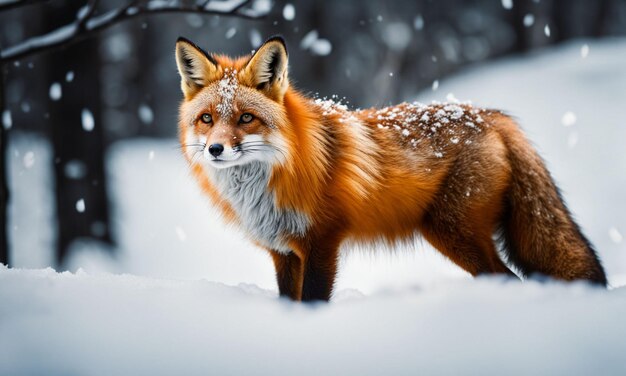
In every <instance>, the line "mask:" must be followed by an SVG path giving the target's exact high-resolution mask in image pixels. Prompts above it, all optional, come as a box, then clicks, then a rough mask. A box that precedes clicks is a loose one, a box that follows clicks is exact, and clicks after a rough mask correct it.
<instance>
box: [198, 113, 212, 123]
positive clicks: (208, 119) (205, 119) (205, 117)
mask: <svg viewBox="0 0 626 376" xmlns="http://www.w3.org/2000/svg"><path fill="white" fill-rule="evenodd" d="M200 120H202V122H203V123H205V124H210V123H211V122H212V121H213V118H212V117H211V114H202V116H200Z"/></svg>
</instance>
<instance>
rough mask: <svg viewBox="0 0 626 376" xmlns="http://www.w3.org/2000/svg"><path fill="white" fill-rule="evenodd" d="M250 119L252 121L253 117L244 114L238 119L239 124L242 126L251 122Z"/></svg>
mask: <svg viewBox="0 0 626 376" xmlns="http://www.w3.org/2000/svg"><path fill="white" fill-rule="evenodd" d="M252 119H254V116H252V114H249V113H247V112H246V113H245V114H243V115H241V117H240V118H239V122H240V123H243V124H247V123H249V122H251V121H252Z"/></svg>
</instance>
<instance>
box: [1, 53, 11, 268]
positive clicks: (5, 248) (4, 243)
mask: <svg viewBox="0 0 626 376" xmlns="http://www.w3.org/2000/svg"><path fill="white" fill-rule="evenodd" d="M5 103H6V100H5V98H4V66H3V65H1V64H0V116H2V115H3V114H4V110H5V107H4V106H5ZM6 136H7V132H6V130H5V129H4V124H2V122H0V264H5V265H9V261H10V260H9V244H8V239H7V217H8V210H7V204H8V202H9V188H8V185H7V161H6V156H7V147H6V146H7V139H6Z"/></svg>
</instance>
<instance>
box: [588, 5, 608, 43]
mask: <svg viewBox="0 0 626 376" xmlns="http://www.w3.org/2000/svg"><path fill="white" fill-rule="evenodd" d="M598 3H599V4H598V11H597V16H596V18H595V20H594V24H593V30H592V33H593V34H592V35H593V36H594V37H602V36H604V35H606V34H607V31H608V30H607V27H606V24H607V21H608V20H609V17H610V16H611V10H612V9H611V8H612V7H611V2H610V1H609V0H600V1H598Z"/></svg>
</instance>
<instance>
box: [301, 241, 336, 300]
mask: <svg viewBox="0 0 626 376" xmlns="http://www.w3.org/2000/svg"><path fill="white" fill-rule="evenodd" d="M338 255H339V247H338V246H335V245H333V246H321V247H316V248H315V249H313V250H312V251H311V252H309V254H308V257H307V258H306V261H305V262H304V280H303V284H302V301H316V300H317V301H320V300H321V301H329V300H330V296H331V294H332V291H333V285H334V284H335V277H336V276H337V263H338Z"/></svg>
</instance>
